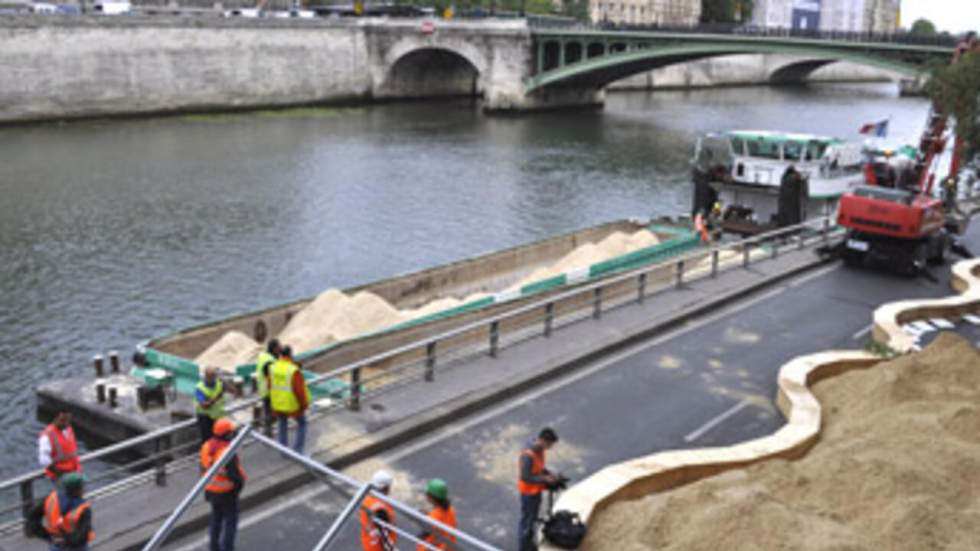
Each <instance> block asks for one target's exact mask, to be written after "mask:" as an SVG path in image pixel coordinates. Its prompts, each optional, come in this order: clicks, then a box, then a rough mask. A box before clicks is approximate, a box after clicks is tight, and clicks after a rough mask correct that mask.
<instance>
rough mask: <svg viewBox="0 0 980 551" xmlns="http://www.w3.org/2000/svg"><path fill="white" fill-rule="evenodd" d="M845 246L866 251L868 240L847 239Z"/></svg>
mask: <svg viewBox="0 0 980 551" xmlns="http://www.w3.org/2000/svg"><path fill="white" fill-rule="evenodd" d="M847 248H848V249H854V250H855V251H861V252H863V253H866V252H868V242H867V241H858V240H857V239H848V240H847Z"/></svg>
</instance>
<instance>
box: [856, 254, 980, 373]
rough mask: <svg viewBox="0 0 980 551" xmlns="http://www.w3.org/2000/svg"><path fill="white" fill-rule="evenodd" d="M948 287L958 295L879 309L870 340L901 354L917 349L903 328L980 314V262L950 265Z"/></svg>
mask: <svg viewBox="0 0 980 551" xmlns="http://www.w3.org/2000/svg"><path fill="white" fill-rule="evenodd" d="M952 272H953V277H952V280H951V284H952V286H953V288H954V289H955V290H956V291H957V292H959V293H960V294H959V295H958V296H951V297H946V298H941V299H931V300H930V299H926V300H902V301H899V302H890V303H888V304H884V305H882V306H879V307H878V309H876V310H875V312H874V326H873V327H872V330H871V337H872V339H873V340H874V341H875V342H876V343H878V344H880V345H882V346H886V347H888V348H890V349H891V350H893V351H895V352H898V353H900V354H907V353H909V352H912V351H914V350H916V349H917V347H918V344H917V343H916V338H915V337H913V336H912V335H909V334H908V333H906V332H905V330H903V329H902V326H903V325H905V324H907V323H910V322H913V321H919V320H928V319H931V318H960V317H962V316H963V315H964V314H976V313H978V312H980V259H972V260H962V261H960V262H957V263H956V264H954V265H953V268H952Z"/></svg>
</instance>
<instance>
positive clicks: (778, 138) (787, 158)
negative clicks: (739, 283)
mask: <svg viewBox="0 0 980 551" xmlns="http://www.w3.org/2000/svg"><path fill="white" fill-rule="evenodd" d="M692 165H693V178H694V194H693V212H692V214H693V215H696V214H697V213H698V212H702V213H705V214H707V213H709V212H711V209H712V207H713V205H714V204H715V202H720V203H721V206H722V209H723V213H724V214H723V219H724V221H723V224H722V225H723V227H725V228H726V229H731V230H733V231H735V232H737V233H742V234H749V233H756V232H759V231H765V230H767V229H771V228H773V227H778V226H786V225H792V224H795V223H799V222H802V221H804V220H807V219H810V218H816V217H819V216H825V215H829V214H831V213H832V212H833V210H834V207H835V206H836V204H837V201H838V199H839V198H840V196H841V194H843V193H844V192H845V191H847V190H848V189H850V188H851V187H852V186H854V185H857V184H861V183H862V182H863V181H864V175H863V171H862V167H863V165H864V152H863V148H862V145H861V144H858V143H848V142H845V141H844V140H841V139H839V138H833V137H828V136H818V135H813V134H793V133H782V132H770V131H752V130H735V131H729V132H722V133H710V134H706V135H704V136H702V137H701V138H700V139H699V140H698V141H697V145H696V146H695V150H694V159H693V161H692ZM791 167H792V170H795V171H796V172H798V173H799V175H800V177H801V178H802V180H803V182H804V185H802V186H796V187H797V189H792V188H789V189H788V188H787V186H785V185H783V184H784V183H785V182H786V181H787V178H785V176H786V175H787V172H788V171H791V170H790V169H791Z"/></svg>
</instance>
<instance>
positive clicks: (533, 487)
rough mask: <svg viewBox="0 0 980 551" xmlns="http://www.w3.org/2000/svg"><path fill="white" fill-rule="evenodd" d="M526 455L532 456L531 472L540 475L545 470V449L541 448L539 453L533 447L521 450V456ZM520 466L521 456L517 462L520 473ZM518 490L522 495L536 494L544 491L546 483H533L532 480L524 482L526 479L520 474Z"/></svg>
mask: <svg viewBox="0 0 980 551" xmlns="http://www.w3.org/2000/svg"><path fill="white" fill-rule="evenodd" d="M525 455H526V456H529V457H530V458H531V474H534V475H540V474H541V473H543V472H544V450H541V452H540V453H538V452H536V451H534V450H532V449H529V448H525V449H524V450H523V451H522V452H521V457H523V456H525ZM520 468H521V462H520V458H518V462H517V469H518V471H517V472H518V473H520V472H521V471H520ZM517 491H518V492H520V493H521V495H525V496H536V495H538V494H540V493H541V492H543V491H544V484H531V483H530V482H524V480H523V479H522V478H521V477H520V476H519V475H518V477H517Z"/></svg>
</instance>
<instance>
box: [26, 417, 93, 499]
mask: <svg viewBox="0 0 980 551" xmlns="http://www.w3.org/2000/svg"><path fill="white" fill-rule="evenodd" d="M37 461H38V463H39V464H40V465H41V468H43V469H44V474H45V476H47V477H48V479H49V480H51V482H52V483H54V484H55V485H56V486H57V482H58V478H59V477H61V475H64V474H67V473H75V472H81V471H82V463H81V461H79V460H78V442H77V441H76V440H75V431H74V430H72V428H71V412H68V411H59V412H58V414H57V415H56V416H55V418H54V420H53V421H52V422H51V424H50V425H48V426H47V427H45V428H44V430H43V431H41V434H40V435H39V436H38V439H37Z"/></svg>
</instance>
